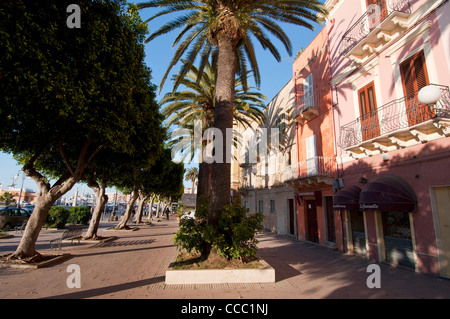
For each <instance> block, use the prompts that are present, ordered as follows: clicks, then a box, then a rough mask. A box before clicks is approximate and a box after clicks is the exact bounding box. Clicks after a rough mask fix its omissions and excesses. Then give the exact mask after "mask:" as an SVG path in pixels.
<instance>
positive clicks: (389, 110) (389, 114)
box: [339, 85, 450, 149]
mask: <svg viewBox="0 0 450 319" xmlns="http://www.w3.org/2000/svg"><path fill="white" fill-rule="evenodd" d="M436 86H438V87H439V88H440V90H441V98H440V99H439V101H438V102H437V103H436V104H435V105H425V104H422V103H420V102H419V99H418V97H417V96H418V92H416V93H415V94H414V95H411V96H408V97H403V98H400V99H397V100H393V101H391V102H389V103H387V104H385V105H383V106H382V107H379V108H378V109H377V110H376V111H374V112H371V113H368V114H366V115H365V116H361V117H359V118H357V119H356V120H355V121H352V122H350V123H348V124H345V125H343V126H341V128H340V138H339V146H340V147H342V148H344V149H346V148H350V147H352V146H356V145H359V144H361V143H362V142H364V141H367V140H370V139H373V138H377V137H379V136H382V135H385V134H388V133H393V132H395V131H398V130H402V129H406V128H408V127H412V126H415V125H418V124H420V123H423V122H426V121H428V120H431V119H436V118H446V119H450V92H449V87H448V86H443V85H436Z"/></svg>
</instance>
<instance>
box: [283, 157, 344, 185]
mask: <svg viewBox="0 0 450 319" xmlns="http://www.w3.org/2000/svg"><path fill="white" fill-rule="evenodd" d="M335 163H336V162H335V159H334V157H327V156H315V157H312V158H310V159H308V160H306V161H301V162H299V163H297V165H291V166H289V167H288V168H287V169H286V170H285V172H284V173H283V180H284V183H290V184H293V185H294V186H296V187H302V186H306V187H317V186H319V185H321V184H328V185H331V184H332V182H333V180H334V171H335Z"/></svg>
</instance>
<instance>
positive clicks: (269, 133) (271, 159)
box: [240, 79, 298, 236]
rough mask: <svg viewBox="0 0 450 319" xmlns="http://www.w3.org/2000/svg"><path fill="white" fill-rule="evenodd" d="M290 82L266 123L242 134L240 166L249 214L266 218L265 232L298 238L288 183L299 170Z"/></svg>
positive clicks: (271, 105)
mask: <svg viewBox="0 0 450 319" xmlns="http://www.w3.org/2000/svg"><path fill="white" fill-rule="evenodd" d="M294 102H295V92H294V81H293V79H291V80H290V81H289V82H288V83H287V84H286V85H285V86H284V87H283V88H282V89H281V90H280V92H279V93H278V94H277V95H276V96H275V97H274V98H273V99H272V100H271V101H270V102H269V103H268V104H267V106H266V108H265V110H264V114H265V117H266V119H265V123H264V124H263V125H262V126H260V127H257V126H254V127H253V128H252V129H247V130H246V131H245V132H243V138H244V141H246V142H245V143H246V147H245V148H243V150H244V151H245V154H244V156H245V160H244V161H243V163H241V164H240V168H241V171H240V172H241V174H242V177H243V179H242V182H243V184H242V187H241V189H242V192H241V194H242V202H243V204H244V205H246V207H247V208H248V209H249V211H250V213H255V212H260V213H263V215H264V228H266V229H269V230H270V231H273V232H277V233H279V234H284V235H293V236H297V234H298V230H297V216H296V213H295V189H294V187H293V186H292V185H291V184H289V183H287V181H288V180H290V179H291V177H292V174H293V172H295V174H296V168H297V147H296V139H295V121H294V119H293V110H294Z"/></svg>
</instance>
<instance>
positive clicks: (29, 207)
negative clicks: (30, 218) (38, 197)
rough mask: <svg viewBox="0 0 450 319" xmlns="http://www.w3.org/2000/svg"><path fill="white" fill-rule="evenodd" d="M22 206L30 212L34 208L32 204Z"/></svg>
mask: <svg viewBox="0 0 450 319" xmlns="http://www.w3.org/2000/svg"><path fill="white" fill-rule="evenodd" d="M22 208H23V209H25V210H26V211H27V212H29V213H30V214H31V213H32V212H33V209H34V205H26V206H22Z"/></svg>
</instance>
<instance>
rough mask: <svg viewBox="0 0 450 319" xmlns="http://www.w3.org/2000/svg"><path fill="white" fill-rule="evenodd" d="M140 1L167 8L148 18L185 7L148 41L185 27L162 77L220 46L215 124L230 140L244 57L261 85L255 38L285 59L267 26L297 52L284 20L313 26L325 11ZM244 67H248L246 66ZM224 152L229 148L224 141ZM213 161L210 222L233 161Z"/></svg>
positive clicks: (290, 4) (210, 0)
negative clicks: (237, 86) (237, 83)
mask: <svg viewBox="0 0 450 319" xmlns="http://www.w3.org/2000/svg"><path fill="white" fill-rule="evenodd" d="M138 7H139V8H140V9H143V8H161V9H162V10H161V11H159V12H158V13H155V14H154V15H153V16H152V17H151V18H150V19H148V20H147V22H148V21H151V20H153V19H155V18H158V17H160V16H163V15H166V14H170V13H181V16H178V17H177V18H176V19H174V20H172V21H170V22H168V23H166V24H164V25H163V26H161V27H160V28H159V29H158V30H156V31H155V32H154V33H152V34H151V35H150V36H149V38H148V39H147V40H146V41H147V42H148V41H151V40H152V39H154V38H155V37H158V36H160V35H164V34H166V33H168V32H170V31H173V30H176V29H178V28H182V29H181V31H180V32H179V34H178V36H177V37H176V38H175V41H174V43H173V44H174V46H176V47H177V49H176V50H175V55H174V57H173V58H172V60H171V62H170V64H169V68H168V70H167V72H166V74H165V76H164V78H163V81H162V83H163V82H164V80H165V78H166V77H167V75H168V73H169V72H170V70H171V69H172V67H173V66H175V65H176V64H177V62H179V61H180V59H181V58H182V57H183V56H184V55H185V56H186V61H185V62H184V63H183V66H182V68H181V71H180V72H184V73H186V72H187V71H186V70H188V69H190V66H191V65H193V63H194V61H195V59H196V58H197V57H199V58H200V65H202V66H203V65H205V61H206V60H207V59H208V58H209V56H210V55H211V54H212V52H213V51H214V49H217V52H218V53H217V80H216V90H215V108H214V127H215V128H216V129H219V130H220V131H221V132H222V134H223V136H224V137H225V141H227V140H228V139H227V130H226V129H227V128H232V127H233V106H234V98H235V74H236V72H237V71H238V66H239V67H240V66H243V65H245V61H244V57H245V58H246V59H247V60H248V62H249V63H250V67H251V69H252V70H253V72H254V74H255V79H256V83H257V85H258V84H259V81H260V79H259V71H258V66H257V63H256V55H255V51H254V46H253V42H252V38H255V39H256V40H257V41H258V42H259V43H260V44H261V46H262V47H263V48H264V49H269V51H270V52H271V53H272V55H273V56H274V57H275V58H276V59H277V60H278V61H280V60H281V56H280V53H279V52H278V50H277V48H276V47H275V45H274V44H273V43H272V41H271V39H270V38H269V37H268V36H267V34H266V32H265V31H268V32H269V33H270V34H272V35H273V36H275V37H276V38H277V39H278V40H279V41H280V42H281V43H282V44H283V45H284V47H285V48H286V50H287V51H288V53H289V54H291V55H292V46H291V42H290V40H289V38H288V36H287V35H286V33H285V32H284V31H283V29H282V28H281V27H280V25H279V22H286V23H291V24H295V25H298V26H302V27H306V28H308V29H313V28H314V27H313V25H312V24H311V23H310V22H319V21H320V20H321V18H320V17H319V15H317V14H315V12H316V13H319V14H325V9H324V8H323V6H322V4H321V3H320V2H319V1H318V0H292V1H282V0H198V1H190V0H185V1H182V0H152V1H148V2H145V3H142V4H139V5H138ZM240 72H241V73H242V72H243V70H242V67H240ZM223 154H227V153H226V145H225V143H223ZM212 165H213V170H214V176H213V178H212V181H211V183H212V188H211V202H210V214H209V218H208V222H209V223H210V224H212V225H216V224H217V222H218V220H219V218H220V215H221V212H222V208H223V207H224V206H225V205H227V204H229V202H230V194H231V179H230V170H231V163H230V162H229V160H228V161H227V159H226V158H225V157H224V158H223V159H222V161H216V162H214V163H213V164H212Z"/></svg>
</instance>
